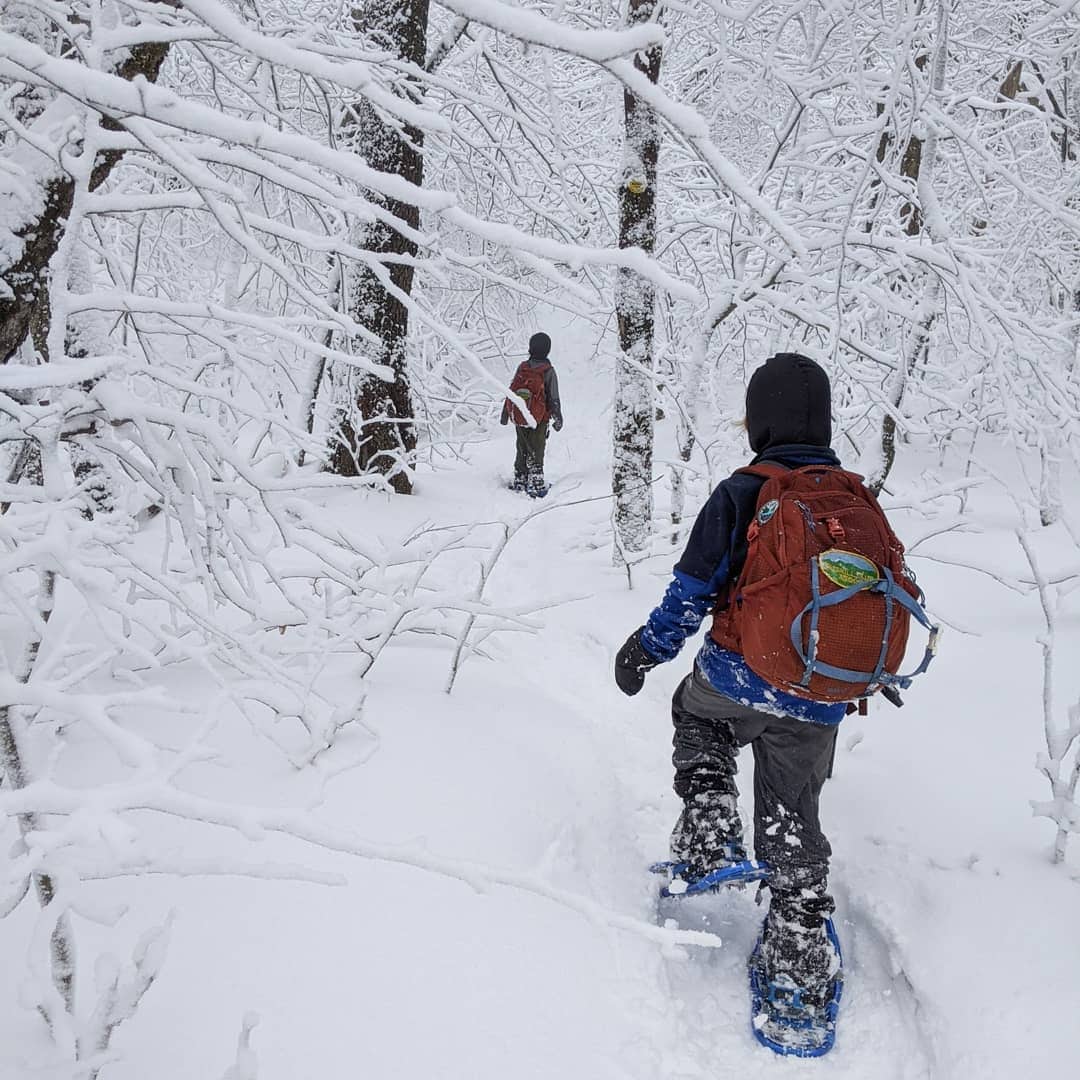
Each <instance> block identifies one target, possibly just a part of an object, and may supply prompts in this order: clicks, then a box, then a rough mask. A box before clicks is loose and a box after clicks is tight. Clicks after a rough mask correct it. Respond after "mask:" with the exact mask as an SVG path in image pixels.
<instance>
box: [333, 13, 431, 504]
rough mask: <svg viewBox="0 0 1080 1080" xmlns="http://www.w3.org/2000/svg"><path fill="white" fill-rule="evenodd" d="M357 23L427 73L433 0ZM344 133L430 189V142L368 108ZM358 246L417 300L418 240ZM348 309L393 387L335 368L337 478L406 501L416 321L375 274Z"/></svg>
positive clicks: (402, 206) (352, 286) (348, 288)
mask: <svg viewBox="0 0 1080 1080" xmlns="http://www.w3.org/2000/svg"><path fill="white" fill-rule="evenodd" d="M353 19H354V22H355V24H356V26H357V27H358V28H359V29H360V30H362V31H363V32H364V33H365V34H366V35H368V36H370V37H373V38H375V39H376V40H377V41H378V42H379V44H380V45H382V46H383V47H385V48H387V49H388V50H390V51H391V52H392V53H393V54H394V55H396V56H400V57H401V59H402V60H404V61H406V62H408V63H411V64H415V65H416V66H417V67H418V68H423V67H424V65H425V61H426V49H427V29H428V0H391V2H388V0H368V2H367V3H366V4H364V5H362V6H360V7H357V8H355V9H354V11H353ZM412 96H418V94H415V95H412ZM342 128H343V132H342V133H343V135H344V136H345V138H346V140H347V142H348V143H350V144H351V145H352V146H353V148H354V150H355V151H356V153H358V154H361V155H362V156H363V157H364V159H365V160H366V161H367V163H368V164H369V165H371V166H372V168H375V169H378V170H379V171H380V172H386V173H392V174H394V175H396V176H400V177H402V178H403V179H405V180H408V181H410V182H411V183H413V184H416V185H420V184H422V183H423V179H424V158H423V133H422V132H420V131H418V130H416V129H415V128H413V127H410V126H405V127H404V128H398V127H395V126H392V125H391V124H388V123H387V122H386V121H384V120H383V119H382V118H381V117H380V116H379V115H378V113H377V112H376V111H375V109H374V108H373V107H372V106H371V104H370V103H369V102H368V101H366V100H363V99H361V100H359V101H358V102H357V103H356V104H355V105H354V106H353V107H352V109H351V110H350V112H349V114H348V115H347V116H346V118H345V119H344V121H343V124H342ZM368 198H369V199H371V200H372V202H375V203H377V204H378V205H380V206H382V207H384V208H385V209H386V210H387V211H388V212H389V213H390V214H391V215H393V217H395V218H397V219H398V220H400V221H401V222H402V224H403V225H404V226H407V227H408V228H411V229H416V228H418V227H419V225H420V211H419V209H418V208H417V207H416V206H412V205H410V204H409V203H405V202H400V201H399V200H397V199H390V198H387V197H386V196H383V195H380V194H378V193H376V192H368ZM353 240H354V242H355V243H356V245H357V246H358V247H362V248H364V249H365V250H367V251H370V252H372V253H373V254H375V255H383V256H388V257H389V259H388V265H386V264H384V265H386V271H387V273H388V275H389V277H390V280H391V282H392V283H393V285H394V287H395V288H396V289H397V290H399V291H400V292H401V293H402V294H404V295H405V296H409V295H411V293H412V286H413V266H412V260H413V259H414V257H415V256H416V245H415V244H414V243H413V242H412V240H409V239H407V238H406V237H405V236H403V235H402V234H401V233H400V232H399V231H398V230H397V229H395V228H393V227H392V226H390V225H388V224H386V223H384V222H381V221H380V222H368V223H364V224H363V225H362V226H358V228H357V232H356V235H354V237H353ZM403 257H404V259H405V260H407V263H405V264H403V263H402V261H401V260H402V258H403ZM344 301H345V305H346V310H347V312H348V314H349V315H350V316H351V317H352V318H353V319H354V320H355V321H356V322H357V323H359V324H360V325H361V326H363V327H364V329H365V330H367V331H369V332H370V333H371V334H372V335H373V336H374V337H375V338H376V339H377V344H376V345H374V346H373V345H372V344H371V343H370V342H369V341H368V340H367V339H365V338H357V339H356V340H355V341H354V342H353V343H352V345H353V351H354V352H355V353H357V354H359V355H365V356H368V357H370V358H371V359H373V360H376V361H377V362H379V363H381V364H385V365H386V366H387V367H388V368H390V369H391V370H392V371H393V374H394V378H393V381H392V382H387V381H385V380H383V379H379V378H377V377H375V376H373V375H365V374H362V373H359V372H356V371H353V370H343V368H342V365H337V370H336V371H335V373H334V375H335V379H334V381H335V384H336V386H337V387H338V401H339V403H340V404H339V408H340V409H341V412H340V416H339V418H338V419H337V421H336V429H335V430H334V432H333V435H332V444H331V447H330V464H329V468H330V470H331V471H332V472H334V473H336V474H337V475H339V476H359V475H361V474H363V473H367V472H379V473H382V474H383V475H384V476H386V477H387V479H388V480H389V483H390V485H391V486H392V487H393V489H394V490H395V491H397V492H399V493H401V494H408V493H409V492H411V491H412V481H411V479H410V476H409V471H408V470H409V466H410V465H411V463H412V459H413V454H414V451H415V450H416V427H415V423H414V419H413V416H414V414H413V404H412V394H411V392H410V387H409V374H408V363H407V355H406V345H407V342H408V336H409V311H408V308H407V307H406V306H405V304H404V303H403V302H402V300H401V299H399V298H398V297H397V296H395V295H393V293H391V292H390V291H389V290H388V289H386V288H385V287H384V286H383V284H382V282H380V281H379V279H378V277H377V276H376V275H375V273H374V272H373V271H372V270H371V269H370V268H368V267H367V266H365V265H363V264H360V263H355V264H353V265H352V266H351V267H349V272H348V278H347V281H346V283H345V288H344Z"/></svg>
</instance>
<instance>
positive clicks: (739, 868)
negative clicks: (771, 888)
mask: <svg viewBox="0 0 1080 1080" xmlns="http://www.w3.org/2000/svg"><path fill="white" fill-rule="evenodd" d="M724 850H725V855H726V858H725V859H724V861H723V862H721V863H720V864H719V865H718V866H715V867H713V868H712V869H711V870H704V869H701V868H700V867H698V866H696V865H695V864H693V863H689V862H673V861H667V862H657V863H653V864H652V866H650V867H649V870H650V872H651V873H653V874H665V875H667V879H668V881H667V884H666V885H663V886H661V888H660V896H661V898H663V899H665V900H669V899H684V898H688V897H691V896H700V895H701V894H702V893H710V892H712V893H715V892H720V890H721V889H724V888H728V887H730V886H738V885H746V884H749V883H750V882H753V881H764V880H766V879H767V878H768V876H769V867H768V866H767V865H766V864H765V863H762V862H757V861H756V860H754V859H750V858H747V855H746V851H745V849H744V848H743V847H742V846H741V845H728V846H727V847H726V848H725V849H724Z"/></svg>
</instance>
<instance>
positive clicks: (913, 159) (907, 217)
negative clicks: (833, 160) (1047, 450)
mask: <svg viewBox="0 0 1080 1080" xmlns="http://www.w3.org/2000/svg"><path fill="white" fill-rule="evenodd" d="M929 59H930V54H929V53H928V52H922V53H920V54H919V55H918V56H917V57H916V58H915V67H916V68H917V69H918V70H919V71H924V70H925V68H926V65H927V63H928V61H929ZM887 147H888V142H887V137H886V135H885V133H882V136H881V140H880V141H879V143H878V151H877V157H878V161H882V160H883V159H884V156H885V152H886V150H887ZM922 162H923V140H922V139H920V138H919V137H918V136H916V135H912V136H911V137H910V138H909V139H908V143H907V146H906V147H904V154H903V157H901V159H900V175H901V176H902V177H903V178H904V179H905V180H908V181H910V183H911V185H912V187H914V188H916V189H917V188H918V184H919V174H920V173H921V172H922ZM900 223H901V224H902V225H903V228H904V233H905V235H907V236H909V237H912V238H915V237H917V236H918V235H919V234H920V233H921V232H922V229H923V214H922V208H921V207H920V206H919V203H918V200H917V198H914V199H912V200H911V201H908V202H905V203H904V205H903V206H902V207H901V208H900ZM891 287H892V289H893V290H894V291H895V292H902V291H910V284H909V282H908V280H907V277H906V275H904V274H903V273H901V274H900V276H899V277H896V278H895V279H894V280H893V282H892V286H891ZM914 333H916V334H917V335H918V337H917V340H916V344H915V345H914V346H913V347H912V349H911V350H909V351H908V352H907V353H903V352H901V354H900V355H899V357H898V360H897V363H898V364H899V365H901V366H902V371H901V372H900V373H899V377H898V378H896V379H894V380H893V384H894V390H893V393H892V397H891V403H892V405H893V406H894V407H897V408H898V407H899V405H900V402H901V401H902V399H903V396H904V389H905V387H906V386H907V380H908V377H909V376H910V375H911V374H912V373H913V371H914V369H915V365H916V364H917V363H918V361H919V360H920V359H922V358H924V357H925V354H926V349H927V348H928V347H929V343H930V323H929V322H927V323H926V324H925V325H920V326H919V327H917V328H916V329H915V330H914ZM896 439H897V431H896V418H895V417H894V416H893V414H892V413H886V414H885V417H884V418H883V419H882V421H881V467H880V469H879V470H878V471H877V474H876V475H874V476H872V477H871V478H870V484H869V487H870V489H871V490H872V491H873V492H874V494H875V495H879V494H881V490H882V488H884V486H885V481H886V480H887V479H888V477H889V473H890V472H892V467H893V465H894V464H895V463H896Z"/></svg>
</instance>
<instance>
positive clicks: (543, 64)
mask: <svg viewBox="0 0 1080 1080" xmlns="http://www.w3.org/2000/svg"><path fill="white" fill-rule="evenodd" d="M1078 8H1080V2H1077V0H1054V2H1038V0H1037V2H1035V3H1031V2H1028V3H1023V4H1021V3H1017V2H1015V0H990V2H986V3H971V2H965V0H951V2H950V0H877V2H859V0H732V2H730V3H721V2H720V0H678V2H665V0H629V3H628V4H627V3H623V2H622V0H620V2H619V3H609V2H594V0H567V2H559V0H556V2H554V3H547V2H532V0H526V2H522V3H509V2H500V0H439V2H438V3H431V4H429V3H428V0H369V2H366V3H357V4H351V5H349V4H346V5H338V4H334V3H330V2H322V0H305V2H302V3H301V2H299V0H238V2H233V0H183V2H181V0H130V2H129V0H101V2H98V0H90V2H77V3H67V2H61V0H0V361H2V369H0V456H2V461H0V467H2V470H3V473H2V476H3V479H2V480H0V510H2V516H0V551H2V555H0V558H2V572H0V593H2V596H3V602H2V605H0V636H2V648H0V662H2V664H3V667H2V670H0V687H2V697H0V777H2V782H0V808H2V810H3V814H4V817H3V821H4V826H3V832H4V835H3V838H2V841H3V849H4V850H5V851H6V852H7V857H6V859H5V861H4V864H3V870H2V874H0V916H2V917H3V921H2V922H0V950H2V951H0V956H2V957H3V961H4V962H3V964H2V965H0V1001H2V1002H3V1007H2V1008H0V1075H3V1076H5V1077H6V1076H11V1077H20V1078H22V1077H30V1076H41V1077H50V1078H64V1080H68V1078H76V1077H78V1078H94V1077H97V1076H99V1075H100V1076H101V1077H103V1078H105V1080H120V1078H135V1077H146V1076H151V1075H152V1076H154V1077H156V1078H158V1080H171V1078H174V1077H175V1078H185V1080H203V1078H210V1077H222V1076H228V1077H231V1078H232V1080H253V1078H256V1077H258V1078H285V1077H308V1076H326V1077H338V1076H341V1077H345V1076H355V1075H364V1074H365V1073H367V1072H371V1073H372V1074H376V1073H378V1074H381V1075H389V1076H401V1077H414V1076H416V1077H419V1076H438V1077H463V1078H464V1077H470V1078H477V1077H484V1078H486V1077H496V1076H498V1077H506V1076H514V1077H533V1076H535V1077H552V1076H568V1077H576V1076H589V1077H590V1078H591V1077H620V1078H622V1077H635V1078H636V1077H639V1076H640V1077H646V1076H648V1077H656V1076H664V1077H680V1078H682V1077H699V1076H715V1075H717V1074H718V1070H720V1069H721V1068H727V1067H729V1066H730V1067H731V1068H732V1069H734V1070H736V1071H738V1072H739V1073H740V1075H745V1076H750V1077H755V1076H759V1075H761V1076H765V1075H769V1076H772V1075H773V1074H774V1073H777V1072H778V1071H781V1070H782V1071H784V1072H785V1073H799V1074H801V1073H802V1072H804V1071H805V1072H806V1073H807V1075H809V1072H810V1070H811V1069H812V1070H814V1071H816V1072H822V1071H824V1072H828V1073H832V1074H837V1075H844V1076H851V1077H858V1078H860V1080H866V1078H875V1080H876V1078H878V1077H886V1076H889V1077H892V1076H897V1077H909V1076H910V1077H927V1076H929V1077H940V1078H948V1080H967V1078H968V1077H974V1076H978V1077H980V1078H992V1077H998V1076H1000V1077H1010V1078H1015V1077H1017V1076H1036V1075H1042V1074H1044V1073H1045V1074H1047V1075H1049V1074H1050V1073H1051V1072H1053V1073H1055V1074H1057V1073H1061V1071H1062V1070H1065V1069H1067V1068H1068V1067H1069V1063H1070V1062H1074V1061H1075V1056H1076V1052H1075V1045H1074V1044H1071V1043H1070V1041H1069V1038H1070V1032H1071V1031H1072V1030H1073V1027H1072V1025H1073V1024H1074V1019H1073V1018H1074V1017H1075V1014H1076V1009H1077V1007H1078V1006H1080V926H1078V924H1077V920H1076V916H1075V910H1076V900H1077V892H1076V890H1077V888H1078V887H1080V886H1078V878H1080V856H1078V855H1077V853H1076V851H1075V847H1070V846H1069V837H1070V835H1071V834H1073V833H1075V832H1076V831H1078V830H1080V808H1078V804H1077V784H1078V780H1080V756H1078V754H1077V743H1078V736H1080V671H1078V670H1077V665H1076V663H1075V656H1076V650H1077V649H1078V648H1080V619H1078V593H1077V585H1078V583H1080V498H1078V496H1080V484H1078V465H1080V459H1078V452H1080V365H1078V356H1077V348H1078V336H1080V156H1078V136H1080V127H1078V118H1080V11H1078V10H1077V9H1078ZM535 330H545V331H547V332H548V333H549V334H550V335H551V337H552V339H553V342H554V345H553V350H552V359H553V360H554V362H555V364H556V367H557V369H558V371H559V375H560V381H561V384H562V392H563V399H564V406H565V412H566V417H567V422H566V428H565V430H564V431H563V432H562V433H561V434H560V435H558V436H554V435H553V436H552V439H551V441H550V443H549V455H548V459H549V460H548V478H549V480H551V481H552V482H553V489H552V492H551V494H550V495H549V496H548V498H547V499H546V500H544V501H543V502H542V503H532V502H530V501H528V500H525V499H522V498H521V497H519V496H515V495H513V494H511V493H510V492H508V491H506V490H505V482H506V480H508V479H509V464H510V459H511V453H512V451H511V449H510V446H509V442H510V437H509V434H508V432H507V429H505V428H500V427H499V425H498V423H497V421H498V416H499V411H500V408H501V405H502V401H503V398H504V395H505V392H506V386H507V384H508V381H509V378H510V375H511V373H512V372H513V370H514V368H515V367H516V365H517V363H518V362H519V361H520V360H521V359H523V358H524V355H525V343H526V342H527V340H528V336H529V334H530V333H532V332H534V331H535ZM782 349H797V350H798V351H801V352H804V353H807V354H808V355H810V356H813V357H814V358H815V359H817V360H819V361H820V362H821V363H822V364H823V365H824V366H825V367H826V368H827V370H828V371H829V373H830V375H831V377H832V379H833V386H834V431H835V433H836V437H835V442H834V445H835V447H836V449H837V451H838V452H839V453H840V455H841V457H842V458H843V459H844V461H845V463H847V464H848V465H849V467H852V468H855V469H857V470H858V471H860V472H862V473H863V474H864V475H865V476H866V477H867V478H868V482H869V483H870V484H871V486H873V487H874V489H875V490H877V491H879V492H880V493H881V494H882V498H883V501H884V504H885V505H886V508H887V509H889V510H890V513H891V516H892V517H893V520H894V523H895V524H896V526H897V531H898V532H899V533H900V535H901V537H902V539H903V540H904V541H905V543H906V544H907V546H908V549H909V553H910V556H911V562H912V566H913V567H914V568H915V570H916V571H917V572H918V574H919V578H920V581H921V582H922V583H923V585H924V586H925V588H926V591H927V594H928V598H929V603H930V607H931V609H932V610H933V612H934V614H935V616H936V617H938V618H939V619H940V620H941V621H943V622H944V623H945V624H946V626H947V627H948V628H949V630H948V632H947V634H946V639H945V642H944V643H943V646H942V651H941V655H940V656H939V658H938V660H937V661H936V664H935V668H934V669H933V670H932V671H931V673H930V674H929V675H928V676H926V678H925V679H922V680H920V682H919V684H918V685H917V686H915V687H914V688H913V689H912V691H911V694H910V699H909V702H908V704H907V706H906V707H905V708H904V710H903V711H902V712H895V711H894V710H892V709H888V710H887V711H886V709H885V707H881V706H878V707H875V708H874V709H873V710H872V711H871V715H870V716H869V717H868V718H865V719H863V718H852V719H851V720H848V721H845V725H844V727H843V728H842V729H841V736H840V751H839V754H838V761H837V770H836V776H835V777H834V779H833V781H832V782H831V783H830V785H829V787H828V788H827V789H826V794H825V800H826V803H827V805H826V806H825V808H824V813H825V819H826V826H827V829H828V831H829V832H830V835H831V837H832V840H833V846H834V849H835V852H836V858H835V862H834V883H835V886H836V889H837V893H838V900H839V903H840V917H841V924H840V925H841V937H842V939H843V941H844V944H845V950H846V954H847V966H848V971H849V976H848V977H849V985H848V988H847V990H846V991H845V995H846V999H847V1000H846V1003H845V1008H844V1012H843V1014H842V1017H841V1022H840V1028H839V1034H838V1041H837V1047H836V1050H835V1052H834V1053H833V1054H832V1055H831V1056H830V1057H829V1058H828V1059H826V1060H824V1061H822V1062H818V1063H795V1062H782V1061H779V1060H778V1059H773V1058H772V1057H771V1055H768V1054H766V1053H765V1052H764V1051H762V1050H761V1049H760V1048H759V1047H757V1046H756V1045H755V1044H754V1043H753V1040H752V1038H751V1036H750V1034H749V1030H748V1022H747V1021H748V1008H749V1007H748V1004H747V1002H746V1000H745V998H746V994H745V985H744V981H745V980H744V978H743V975H742V970H741V969H742V965H743V963H744V962H745V956H746V952H747V951H748V948H749V944H750V942H752V939H753V933H754V931H755V929H756V921H755V920H757V921H759V919H760V915H759V913H757V912H756V909H754V907H753V902H752V899H751V898H749V897H734V898H731V899H730V901H729V904H730V912H729V913H728V914H727V915H724V916H723V919H727V918H729V916H730V927H729V928H728V929H726V930H725V931H724V932H722V933H721V934H720V942H719V947H716V946H717V944H718V942H717V940H715V939H714V940H711V941H710V940H708V939H704V938H702V937H700V936H695V935H694V934H693V933H689V932H686V931H676V930H672V929H665V928H661V927H657V926H656V925H654V922H653V918H652V914H653V913H652V906H653V905H652V898H653V892H652V890H653V884H652V883H651V882H650V881H649V880H648V875H647V874H646V873H645V866H646V864H647V863H648V862H649V861H651V860H652V859H653V858H657V857H663V855H664V853H665V850H666V838H667V831H668V829H669V828H670V825H671V823H672V821H673V820H674V815H675V802H674V796H673V795H672V794H671V793H670V792H669V790H668V784H669V779H670V778H669V775H668V773H669V769H668V764H667V754H668V740H669V729H668V721H667V716H666V709H667V706H666V699H667V697H668V696H669V695H670V692H671V690H672V688H673V687H674V685H675V684H676V682H677V681H678V679H679V678H680V677H681V675H682V674H683V673H684V672H685V670H686V669H687V667H688V665H689V655H688V656H686V657H684V658H680V660H679V661H678V662H676V663H675V664H672V665H668V666H667V667H665V668H662V669H659V670H658V671H657V672H655V673H653V674H652V675H651V676H650V679H649V683H648V686H647V688H646V691H645V692H644V693H643V694H642V695H640V697H639V698H636V699H634V701H633V702H629V701H627V700H626V699H623V698H621V697H620V696H619V695H618V693H617V691H616V690H615V689H614V687H613V686H612V684H611V677H610V668H611V660H612V656H613V654H614V651H615V649H616V648H617V647H618V646H619V644H621V642H622V641H623V639H624V638H625V636H626V634H627V633H629V632H630V631H631V630H632V629H633V628H634V627H635V626H637V625H639V624H640V623H641V622H642V621H643V620H644V618H645V616H646V615H647V613H648V611H649V609H650V608H651V606H652V605H653V604H654V603H655V602H656V601H657V600H658V599H659V597H660V595H661V592H662V589H663V587H664V583H665V578H666V575H667V573H668V572H669V570H670V567H671V565H672V563H673V562H674V560H675V558H676V557H677V553H678V552H679V550H680V549H681V543H682V540H683V538H684V536H685V532H686V529H687V528H688V526H689V524H690V523H692V521H693V516H694V514H695V513H696V510H697V507H698V506H699V505H700V503H701V501H702V500H703V499H704V498H705V497H706V496H707V494H708V492H709V491H710V490H711V488H712V486H713V485H714V484H715V483H716V482H718V481H719V480H720V479H722V478H723V476H725V475H726V474H727V473H728V472H729V471H730V470H731V469H732V468H733V467H735V466H736V465H738V464H742V463H743V462H744V461H745V458H746V449H745V436H744V433H743V432H742V431H741V429H740V427H739V421H740V420H741V418H742V399H743V393H744V387H745V381H746V377H747V375H748V373H749V372H750V371H751V370H753V368H754V367H755V366H756V365H757V364H758V363H760V362H761V361H762V360H763V359H764V358H765V357H766V356H768V355H769V354H770V353H771V352H773V351H777V350H782ZM684 661H685V663H684ZM742 786H743V787H744V788H746V787H747V786H748V785H747V783H746V778H745V777H744V779H743V784H742ZM1032 810H1034V815H1035V820H1032ZM724 925H725V927H726V926H727V923H724ZM723 1063H727V1064H723Z"/></svg>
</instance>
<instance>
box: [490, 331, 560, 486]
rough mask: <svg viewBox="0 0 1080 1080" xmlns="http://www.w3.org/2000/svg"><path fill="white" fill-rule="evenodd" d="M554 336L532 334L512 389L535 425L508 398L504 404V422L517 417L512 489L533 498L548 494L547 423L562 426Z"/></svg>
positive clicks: (558, 428)
mask: <svg viewBox="0 0 1080 1080" xmlns="http://www.w3.org/2000/svg"><path fill="white" fill-rule="evenodd" d="M549 352H551V338H549V337H548V336H547V334H544V333H540V334H533V336H532V337H531V338H529V359H528V360H524V361H522V363H521V364H519V365H518V369H517V371H516V372H515V373H514V378H513V379H512V380H511V382H510V389H511V390H513V392H514V393H515V394H517V395H518V397H520V398H521V399H522V400H523V401H524V402H525V404H526V405H527V406H528V407H529V412H530V413H531V415H532V418H533V420H535V421H536V426H535V427H530V426H529V423H528V421H527V419H526V418H525V415H524V414H523V413H522V411H521V410H520V409H519V408H518V407H517V406H516V405H515V404H514V403H513V402H512V401H511V400H510V398H507V399H506V401H505V403H504V404H503V411H502V419H501V420H500V421H499V422H500V423H502V424H507V423H509V422H510V421H511V420H513V421H514V429H515V431H516V432H517V454H516V455H515V457H514V479H513V482H512V483H511V484H510V488H511V490H512V491H524V492H526V493H527V494H529V495H530V496H532V497H533V498H534V499H540V498H543V497H544V496H545V495H546V494H547V491H548V489H547V484H546V483H545V481H544V450H545V448H546V447H547V437H548V423H549V422H550V424H551V426H552V427H553V428H554V429H555V430H556V431H561V430H562V425H563V416H562V402H561V401H560V400H559V379H558V376H557V375H556V374H555V369H554V368H553V367H552V366H551V361H550V360H549V359H548V353H549Z"/></svg>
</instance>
